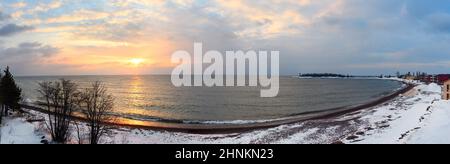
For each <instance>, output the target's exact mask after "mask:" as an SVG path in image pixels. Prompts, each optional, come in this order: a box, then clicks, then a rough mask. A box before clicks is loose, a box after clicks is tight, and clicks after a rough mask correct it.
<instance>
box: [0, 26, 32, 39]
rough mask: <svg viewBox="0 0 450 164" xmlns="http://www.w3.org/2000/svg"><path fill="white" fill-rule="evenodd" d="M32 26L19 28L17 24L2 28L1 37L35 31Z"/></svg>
mask: <svg viewBox="0 0 450 164" xmlns="http://www.w3.org/2000/svg"><path fill="white" fill-rule="evenodd" d="M33 29H34V27H31V26H19V25H16V24H7V25H5V26H3V27H1V28H0V37H5V36H11V35H14V34H17V33H21V32H25V31H29V30H33Z"/></svg>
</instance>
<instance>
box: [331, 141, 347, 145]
mask: <svg viewBox="0 0 450 164" xmlns="http://www.w3.org/2000/svg"><path fill="white" fill-rule="evenodd" d="M331 144H332V145H344V144H345V143H344V142H342V141H335V142H333V143H331Z"/></svg>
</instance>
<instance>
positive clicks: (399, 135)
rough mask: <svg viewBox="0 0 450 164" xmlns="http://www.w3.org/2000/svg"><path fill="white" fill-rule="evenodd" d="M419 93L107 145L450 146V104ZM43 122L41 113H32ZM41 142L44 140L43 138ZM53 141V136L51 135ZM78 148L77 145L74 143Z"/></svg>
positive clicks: (123, 136) (7, 133)
mask: <svg viewBox="0 0 450 164" xmlns="http://www.w3.org/2000/svg"><path fill="white" fill-rule="evenodd" d="M417 84H418V86H417V87H415V89H414V90H412V91H410V92H408V93H405V94H404V95H402V96H399V97H397V98H395V99H394V100H392V101H389V102H386V103H384V104H382V105H379V106H377V107H374V108H370V109H365V110H361V111H357V112H354V113H350V114H347V115H344V116H340V117H337V118H333V119H323V120H311V121H305V122H301V123H296V124H290V125H282V126H279V127H276V128H270V129H264V130H257V131H252V132H245V133H235V134H220V135H200V134H186V133H175V132H166V131H153V130H142V129H129V128H118V129H115V130H113V131H112V133H111V134H110V135H108V136H106V137H104V138H103V140H102V141H101V142H102V143H116V144H138V143H179V144H195V143H200V144H203V143H219V144H222V143H223V144H225V143H237V144H246V143H256V144H258V143H283V144H303V143H304V144H310V143H319V144H321V143H347V144H365V143H369V144H377V143H388V144H405V143H407V144H409V143H414V144H415V143H419V144H420V143H450V101H443V100H440V98H441V95H440V93H441V87H440V86H438V85H436V84H430V85H425V84H420V83H417ZM31 114H32V115H35V116H39V114H38V113H35V112H31ZM42 124H43V123H36V122H35V123H28V122H26V121H25V119H24V118H22V117H16V118H6V120H5V122H4V124H3V126H2V127H1V130H2V141H1V143H40V141H41V137H42V136H43V130H42ZM40 136H41V137H40ZM45 136H48V135H45ZM72 143H76V142H75V141H72Z"/></svg>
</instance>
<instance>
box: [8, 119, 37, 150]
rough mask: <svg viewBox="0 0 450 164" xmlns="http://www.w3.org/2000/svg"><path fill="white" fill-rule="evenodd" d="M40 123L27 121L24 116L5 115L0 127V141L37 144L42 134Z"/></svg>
mask: <svg viewBox="0 0 450 164" xmlns="http://www.w3.org/2000/svg"><path fill="white" fill-rule="evenodd" d="M41 125H42V124H41V123H30V122H27V121H26V119H25V117H12V116H11V117H5V118H3V124H2V125H1V127H0V134H1V136H0V143H1V144H38V143H40V142H41V140H42V136H44V132H43V131H42V130H41V129H42V128H40V127H42V126H41Z"/></svg>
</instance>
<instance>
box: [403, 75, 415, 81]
mask: <svg viewBox="0 0 450 164" xmlns="http://www.w3.org/2000/svg"><path fill="white" fill-rule="evenodd" d="M405 79H406V80H416V77H415V76H412V75H407V76H405Z"/></svg>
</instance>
